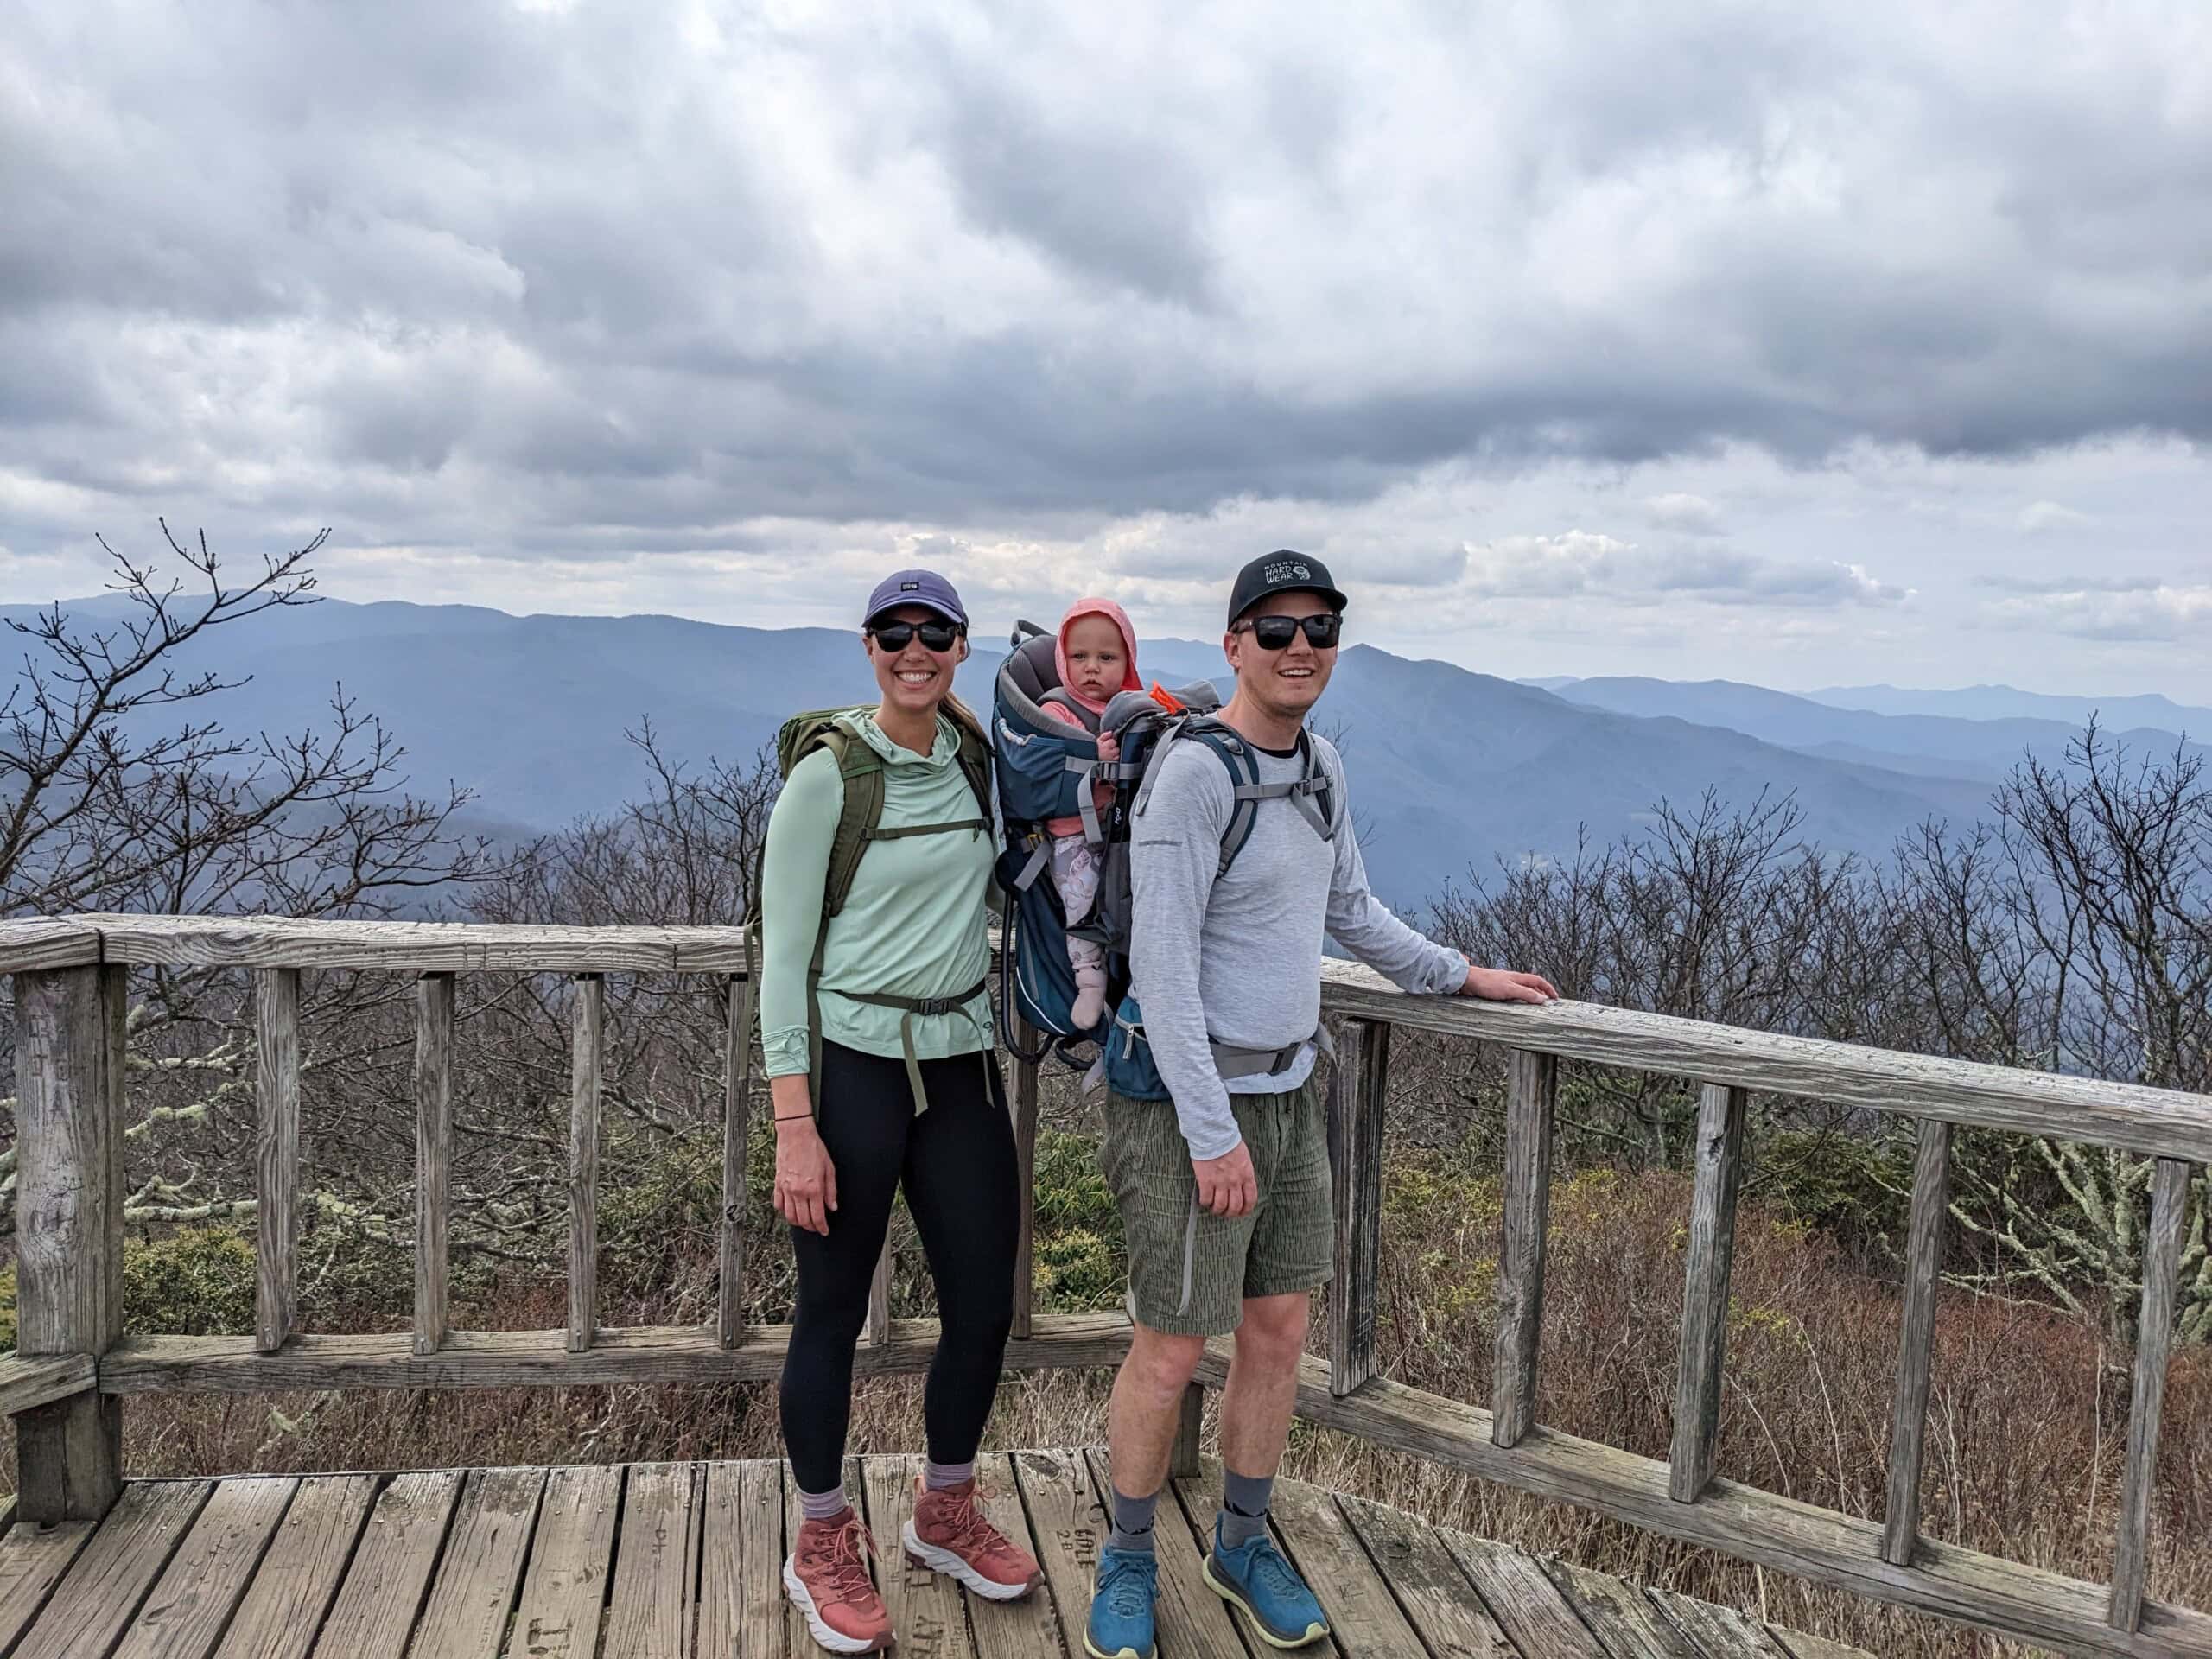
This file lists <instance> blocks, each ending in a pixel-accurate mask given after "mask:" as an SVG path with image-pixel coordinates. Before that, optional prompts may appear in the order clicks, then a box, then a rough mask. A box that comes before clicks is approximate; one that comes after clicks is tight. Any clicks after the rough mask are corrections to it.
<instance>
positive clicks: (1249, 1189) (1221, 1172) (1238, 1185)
mask: <svg viewBox="0 0 2212 1659" xmlns="http://www.w3.org/2000/svg"><path fill="white" fill-rule="evenodd" d="M1191 1169H1192V1173H1194V1174H1196V1175H1197V1176H1198V1205H1199V1207H1200V1208H1202V1209H1204V1210H1205V1211H1207V1212H1208V1213H1210V1214H1212V1215H1217V1216H1249V1215H1250V1214H1251V1213H1252V1206H1253V1205H1255V1204H1257V1203H1258V1202H1259V1201H1260V1178H1259V1175H1258V1174H1257V1173H1255V1171H1254V1170H1253V1168H1252V1154H1251V1151H1250V1149H1249V1147H1246V1146H1245V1144H1244V1143H1243V1141H1238V1142H1237V1143H1236V1145H1235V1146H1233V1147H1230V1149H1229V1150H1228V1151H1227V1152H1224V1153H1223V1154H1221V1156H1220V1157H1218V1158H1193V1159H1192V1160H1191Z"/></svg>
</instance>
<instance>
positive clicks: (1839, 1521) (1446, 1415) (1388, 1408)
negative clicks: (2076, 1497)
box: [1199, 1342, 2212, 1659]
mask: <svg viewBox="0 0 2212 1659" xmlns="http://www.w3.org/2000/svg"><path fill="white" fill-rule="evenodd" d="M1229 1357H1230V1348H1229V1345H1228V1344H1227V1343H1226V1342H1215V1343H1211V1344H1208V1346H1207V1351H1206V1357H1205V1359H1204V1360H1202V1361H1201V1362H1200V1363H1199V1375H1200V1376H1202V1377H1203V1378H1205V1380H1206V1381H1208V1382H1209V1383H1213V1384H1215V1385H1218V1384H1219V1383H1221V1382H1222V1381H1223V1380H1224V1378H1225V1377H1226V1376H1227V1374H1228V1367H1229ZM1297 1411H1298V1414H1299V1415H1300V1417H1303V1418H1305V1419H1306V1421H1309V1422H1313V1423H1316V1424H1319V1425H1320V1426H1321V1427H1326V1428H1335V1429H1341V1430H1343V1431H1344V1432H1345V1433H1350V1434H1353V1435H1357V1436H1358V1437H1360V1438H1361V1439H1363V1440H1370V1441H1372V1442H1373V1443H1375V1444H1376V1445H1377V1446H1383V1447H1385V1448H1387V1449H1389V1450H1391V1451H1396V1452H1408V1453H1410V1454H1411V1455H1413V1456H1414V1457H1418V1458H1424V1459H1428V1460H1429V1461H1431V1462H1433V1463H1439V1464H1442V1465H1446V1466H1447V1467H1450V1468H1455V1469H1462V1470H1465V1471H1467V1472H1468V1473H1470V1474H1473V1475H1476V1476H1478V1477H1480V1478H1483V1479H1484V1480H1494V1481H1497V1482H1498V1483H1500V1484H1503V1485H1507V1486H1511V1487H1514V1488H1516V1490H1518V1491H1526V1492H1532V1493H1534V1494H1535V1495H1536V1496H1538V1497H1548V1498H1555V1499H1558V1500H1559V1501H1560V1502H1562V1503H1574V1504H1579V1505H1581V1506H1582V1507H1584V1508H1586V1509H1592V1510H1598V1511H1599V1512H1600V1513H1602V1514H1605V1515H1608V1516H1611V1517H1613V1518H1614V1519H1616V1520H1619V1521H1622V1522H1626V1523H1627V1524H1628V1525H1630V1526H1634V1527H1642V1528H1643V1529H1646V1530H1647V1531H1650V1532H1656V1533H1659V1534H1662V1535H1664V1536H1667V1537H1670V1538H1679V1539H1681V1540H1682V1541H1684V1542H1686V1543H1693V1544H1700V1545H1704V1546H1706V1547H1707V1548H1713V1549H1718V1550H1720V1551H1722V1552H1724V1553H1726V1554H1731V1555H1734V1556H1737V1557H1738V1558H1739V1559H1741V1560H1748V1561H1755V1562H1757V1563H1758V1564H1759V1565H1761V1566H1763V1567H1773V1568H1775V1569H1777V1570H1778V1571H1781V1572H1784V1573H1796V1575H1798V1576H1799V1577H1801V1578H1807V1579H1811V1580H1815V1581H1816V1582H1818V1583H1821V1584H1827V1585H1833V1586H1835V1587H1836V1588H1838V1589H1840V1590H1845V1591H1848V1592H1851V1593H1853V1594H1854V1595H1861V1596H1868V1597H1872V1598H1873V1599H1877V1600H1880V1601H1886V1602H1891V1603H1893V1604H1895V1605H1898V1606H1902V1607H1907V1608H1910V1609H1912V1610H1913V1611H1917V1612H1924V1613H1932V1614H1934V1615H1935V1616H1936V1617H1937V1618H1948V1619H1952V1620H1955V1621H1956V1622H1958V1623H1961V1624H1974V1625H1979V1626H1980V1627H1982V1628H1984V1629H1986V1630H1995V1631H1998V1632H1999V1634H2002V1635H2007V1636H2012V1637H2017V1638H2018V1639H2020V1640H2022V1641H2027V1642H2034V1643H2041V1644H2042V1645H2044V1646H2045V1647H2056V1648H2061V1649H2066V1650H2068V1651H2078V1652H2081V1653H2087V1654H2114V1655H2126V1656H2129V1659H2212V1614H2207V1613H2202V1612H2198V1611H2194V1610H2192V1609H2190V1608H2185V1607H2179V1606H2175V1605H2171V1604H2169V1603H2164V1602H2157V1601H2149V1600H2146V1601H2145V1603H2144V1606H2143V1620H2142V1626H2141V1629H2140V1630H2139V1631H2138V1632H2135V1633H2133V1634H2130V1633H2126V1632H2122V1631H2117V1630H2113V1629H2112V1628H2111V1626H2110V1625H2109V1624H2107V1622H2106V1618H2105V1615H2106V1610H2107V1602H2108V1595H2107V1590H2106V1587H2105V1586H2102V1585H2098V1584H2090V1583H2087V1582H2085V1581H2083V1580H2079V1579H2069V1578H2067V1577H2065V1576H2064V1575H2063V1574H2061V1573H2052V1572H2049V1571H2046V1570H2044V1569H2042V1568H2039V1567H2029V1566H2025V1565H2023V1564H2021V1563H2018V1562H2013V1561H2006V1560H1999V1559H1998V1558H1996V1557H1994V1556H1990V1555H1983V1554H1979V1553H1977V1552H1975V1551H1974V1550H1969V1549H1961V1548H1958V1547H1957V1546H1955V1545H1950V1544H1944V1543H1940V1542H1937V1541H1933V1540H1928V1541H1923V1543H1922V1545H1921V1548H1920V1552H1919V1554H1918V1555H1917V1556H1916V1559H1915V1561H1914V1563H1913V1565H1911V1566H1910V1567H1899V1566H1896V1565H1894V1564H1892V1563H1890V1562H1887V1561H1885V1560H1882V1554H1881V1539H1882V1529H1881V1528H1880V1526H1879V1525H1878V1524H1877V1523H1876V1522H1872V1521H1863V1520H1859V1519H1858V1518H1856V1517H1854V1516H1845V1515H1839V1514H1836V1513H1834V1511H1831V1510H1822V1509H1818V1508H1816V1507H1815V1506H1814V1505H1812V1504H1809V1503H1800V1502H1798V1501H1797V1500H1796V1499H1795V1498H1789V1497H1782V1496H1780V1495H1778V1494H1777V1493H1773V1492H1764V1491H1758V1489H1757V1488H1755V1487H1749V1486H1740V1485H1738V1484H1735V1483H1733V1482H1732V1481H1728V1480H1726V1479H1716V1480H1714V1481H1713V1484H1711V1485H1709V1486H1708V1487H1707V1489H1706V1491H1705V1492H1704V1494H1703V1496H1702V1497H1700V1499H1699V1501H1698V1502H1697V1503H1676V1502H1675V1499H1674V1497H1672V1495H1671V1493H1670V1492H1669V1485H1668V1465H1666V1464H1665V1463H1662V1462H1661V1461H1659V1460H1657V1459H1652V1458H1644V1457H1639V1456H1637V1455H1636V1454H1635V1453H1634V1452H1623V1451H1620V1450H1618V1449H1617V1448H1615V1447H1612V1446H1600V1445H1599V1444H1597V1443H1596V1442H1594V1441H1591V1440H1578V1439H1576V1438H1575V1437H1573V1435H1568V1434H1562V1433H1558V1432H1557V1431H1556V1430H1552V1429H1546V1428H1537V1429H1534V1430H1532V1431H1530V1433H1529V1435H1528V1437H1527V1438H1526V1439H1525V1440H1522V1443H1521V1444H1520V1445H1519V1446H1516V1447H1513V1448H1510V1449H1508V1448H1505V1447H1501V1446H1497V1445H1495V1444H1493V1443H1492V1441H1491V1414H1489V1413H1488V1412H1486V1411H1484V1410H1483V1409H1481V1408H1479V1407H1476V1406H1467V1405H1462V1404H1460V1403H1459V1402H1456V1401H1452V1400H1447V1399H1445V1398H1444V1397H1442V1396H1441V1395H1433V1394H1430V1393H1427V1392H1426V1391H1425V1390H1422V1389H1410V1388H1407V1387H1405V1386H1404V1385H1403V1384H1402V1383H1392V1382H1390V1381H1389V1379H1387V1378H1383V1377H1377V1378H1376V1380H1375V1381H1373V1382H1372V1383H1369V1384H1368V1385H1367V1386H1366V1387H1365V1388H1363V1389H1361V1390H1360V1391H1359V1392H1358V1393H1357V1395H1352V1396H1351V1397H1350V1398H1349V1399H1343V1400H1339V1399H1338V1398H1337V1397H1336V1396H1335V1395H1332V1394H1331V1392H1330V1391H1329V1373H1328V1367H1327V1365H1326V1364H1325V1363H1324V1362H1323V1361H1321V1360H1319V1359H1315V1358H1312V1357H1308V1358H1307V1359H1306V1360H1305V1361H1304V1362H1303V1363H1302V1364H1301V1366H1300V1373H1299V1382H1298V1398H1297Z"/></svg>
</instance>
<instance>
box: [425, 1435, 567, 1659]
mask: <svg viewBox="0 0 2212 1659" xmlns="http://www.w3.org/2000/svg"><path fill="white" fill-rule="evenodd" d="M544 1491H545V1471H543V1469H477V1470H473V1471H470V1473H469V1475H468V1478H467V1480H466V1481H464V1482H463V1483H462V1485H461V1503H460V1507H459V1508H458V1509H457V1510H455V1511H454V1518H453V1523H452V1528H451V1530H450V1531H449V1532H448V1535H447V1538H446V1544H445V1549H444V1551H443V1553H442V1554H441V1555H440V1557H439V1560H438V1570H437V1575H436V1577H435V1579H433V1580H432V1581H431V1584H430V1598H429V1602H428V1604H427V1605H425V1606H424V1607H423V1618H422V1631H421V1634H420V1635H419V1636H418V1637H416V1641H415V1645H414V1646H413V1648H411V1649H410V1650H409V1659H485V1656H486V1655H487V1654H494V1653H497V1652H498V1651H499V1643H500V1642H501V1641H502V1640H503V1639H504V1638H505V1636H506V1633H507V1614H508V1612H509V1611H510V1610H511V1609H512V1607H513V1606H514V1605H515V1593H516V1591H517V1589H518V1586H520V1585H521V1583H522V1575H523V1565H524V1554H525V1552H526V1551H527V1550H528V1549H529V1548H530V1535H531V1527H532V1526H533V1525H534V1524H535V1522H537V1504H538V1500H539V1498H540V1497H543V1495H544Z"/></svg>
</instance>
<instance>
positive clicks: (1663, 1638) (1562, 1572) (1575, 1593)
mask: <svg viewBox="0 0 2212 1659" xmlns="http://www.w3.org/2000/svg"><path fill="white" fill-rule="evenodd" d="M1541 1565H1542V1567H1543V1569H1544V1571H1545V1572H1546V1573H1549V1574H1550V1575H1551V1580H1552V1582H1553V1583H1554V1584H1555V1585H1557V1586H1559V1589H1560V1594H1561V1595H1563V1596H1565V1597H1566V1598H1567V1601H1568V1603H1569V1605H1572V1606H1573V1609H1574V1611H1576V1612H1577V1613H1579V1614H1580V1615H1581V1618H1582V1622H1583V1623H1584V1624H1587V1625H1588V1626H1589V1627H1590V1628H1591V1629H1592V1630H1594V1631H1595V1632H1596V1633H1597V1636H1598V1639H1599V1641H1600V1642H1602V1643H1605V1649H1606V1650H1607V1651H1608V1652H1609V1653H1611V1654H1612V1655H1613V1656H1614V1659H1705V1656H1704V1655H1703V1654H1701V1653H1700V1651H1699V1650H1698V1646H1697V1643H1694V1641H1692V1640H1691V1639H1690V1638H1689V1637H1687V1636H1685V1635H1683V1634H1682V1632H1681V1630H1678V1629H1676V1628H1675V1625H1674V1624H1672V1623H1670V1622H1669V1619H1668V1618H1667V1616H1666V1615H1665V1614H1664V1613H1662V1612H1661V1611H1659V1609H1658V1608H1657V1607H1656V1606H1655V1605H1653V1604H1652V1602H1651V1599H1650V1598H1649V1597H1648V1596H1646V1595H1645V1594H1644V1593H1643V1591H1641V1590H1639V1589H1638V1588H1637V1587H1636V1586H1634V1585H1630V1584H1624V1583H1623V1582H1622V1581H1621V1580H1618V1579H1616V1578H1611V1577H1609V1576H1608V1575H1606V1574H1605V1573H1592V1572H1591V1571H1590V1570H1589V1569H1588V1568H1587V1567H1577V1566H1575V1565H1574V1564H1573V1562H1572V1561H1559V1560H1551V1561H1545V1562H1543V1563H1542V1564H1541Z"/></svg>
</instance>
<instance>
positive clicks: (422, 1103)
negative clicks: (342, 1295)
mask: <svg viewBox="0 0 2212 1659" xmlns="http://www.w3.org/2000/svg"><path fill="white" fill-rule="evenodd" d="M415 995H416V1020H415V1351H416V1353H418V1354H435V1353H436V1352H437V1351H438V1350H439V1348H440V1347H442V1345H443V1344H444V1343H445V1339H446V1220H447V1214H446V1212H447V1208H448V1185H449V1182H450V1180H451V1177H452V1172H453V976H452V975H451V974H425V975H423V977H422V979H421V980H420V981H419V982H417V983H416V992H415Z"/></svg>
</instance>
